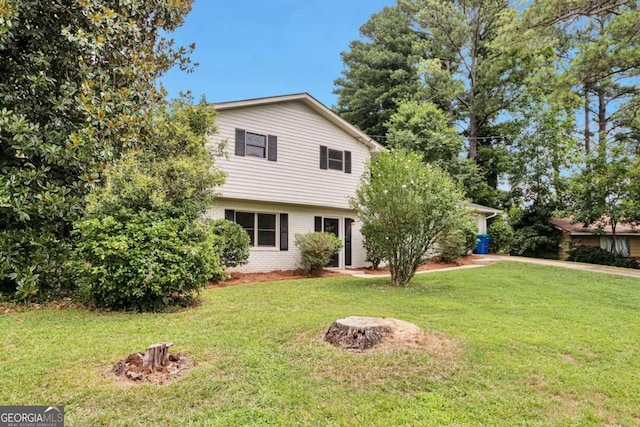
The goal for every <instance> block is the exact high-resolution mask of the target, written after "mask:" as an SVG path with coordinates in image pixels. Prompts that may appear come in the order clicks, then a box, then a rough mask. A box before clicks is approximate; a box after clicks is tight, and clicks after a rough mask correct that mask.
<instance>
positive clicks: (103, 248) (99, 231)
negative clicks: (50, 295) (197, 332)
mask: <svg viewBox="0 0 640 427" xmlns="http://www.w3.org/2000/svg"><path fill="white" fill-rule="evenodd" d="M194 117H195V118H197V120H187V119H188V118H194ZM213 119H214V113H213V110H212V109H211V108H210V107H209V106H207V105H200V106H191V105H187V104H184V103H176V104H173V105H172V107H171V108H168V109H166V110H164V111H161V112H160V113H159V114H158V116H157V117H156V123H158V126H157V128H156V133H155V135H154V136H153V137H151V141H150V142H151V143H150V144H149V146H148V150H146V151H141V152H134V153H129V155H128V156H126V157H125V158H123V159H122V160H121V161H119V162H118V163H117V164H115V165H114V166H112V167H109V168H107V169H106V171H105V173H104V176H105V178H106V182H105V185H104V186H103V187H101V188H98V189H96V190H95V191H94V192H92V193H91V194H90V195H89V196H88V198H87V201H88V203H87V209H86V214H85V216H84V217H83V219H82V220H79V221H77V222H76V223H74V226H75V230H74V235H75V237H76V240H77V242H78V246H77V250H76V253H75V256H76V259H77V266H78V273H79V279H78V281H79V283H80V284H81V285H83V286H84V287H85V288H86V289H87V293H88V294H89V295H90V296H91V297H92V299H93V302H94V303H95V304H96V305H98V306H100V307H109V308H114V309H123V310H154V311H155V310H162V309H165V308H167V307H168V305H170V304H173V303H176V302H179V301H181V300H184V299H189V298H191V297H193V295H194V294H195V293H196V292H197V291H198V290H199V289H201V288H202V287H204V285H205V284H206V283H207V279H209V278H210V277H219V276H221V275H222V274H223V273H224V271H223V269H222V264H221V259H220V253H221V252H222V247H223V246H222V242H221V238H219V237H217V236H215V234H214V233H211V232H210V230H209V229H208V228H207V227H206V225H204V224H202V223H201V221H200V219H199V218H201V216H202V215H203V214H204V212H205V210H206V209H207V207H208V206H210V203H211V201H212V200H213V199H212V195H213V194H214V191H213V190H214V189H215V187H216V186H217V185H219V184H221V183H222V182H223V181H224V175H223V174H222V173H220V172H218V171H217V170H216V169H215V165H214V163H213V159H212V158H211V157H210V156H208V155H207V154H206V152H205V143H206V137H207V134H209V133H210V132H212V131H213V130H214V127H213ZM203 124H204V125H203ZM169 130H170V131H171V132H169ZM175 138H178V141H176V140H175Z"/></svg>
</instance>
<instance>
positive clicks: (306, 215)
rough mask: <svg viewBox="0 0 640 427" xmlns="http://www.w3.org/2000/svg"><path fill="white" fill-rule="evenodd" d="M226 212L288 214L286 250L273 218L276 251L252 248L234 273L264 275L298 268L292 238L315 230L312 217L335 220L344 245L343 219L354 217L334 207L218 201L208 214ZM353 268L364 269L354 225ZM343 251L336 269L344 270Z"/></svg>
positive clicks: (213, 215)
mask: <svg viewBox="0 0 640 427" xmlns="http://www.w3.org/2000/svg"><path fill="white" fill-rule="evenodd" d="M225 209H233V210H235V211H240V212H257V213H273V214H280V213H286V214H288V215H289V242H288V243H289V250H288V251H280V250H279V247H280V224H279V221H280V218H279V215H277V216H276V218H277V221H278V224H277V227H276V229H277V231H276V247H275V248H252V249H251V251H250V255H249V262H248V264H246V265H243V266H241V267H237V268H235V269H233V271H240V272H247V273H248V272H265V271H274V270H294V269H297V268H299V259H300V251H298V248H297V247H296V245H295V243H294V241H295V235H296V234H304V233H310V232H313V231H314V217H315V216H322V217H327V218H338V219H339V220H340V221H339V224H340V226H339V227H340V232H339V234H340V236H339V237H340V239H341V240H342V241H343V242H344V219H345V218H355V215H354V212H353V211H350V210H344V209H334V208H314V207H305V206H299V205H298V206H289V205H276V204H270V203H261V202H251V201H235V200H224V199H218V200H217V201H216V202H215V204H214V206H213V208H212V209H211V210H209V211H208V212H207V216H208V217H210V218H215V219H218V218H224V211H225ZM351 230H352V235H351V238H352V244H351V251H352V255H351V256H352V265H351V267H354V268H359V267H365V266H366V262H365V258H366V252H365V250H364V248H363V247H362V239H363V238H362V235H361V234H360V226H359V224H358V223H357V222H356V223H355V224H353V225H352V228H351ZM344 266H345V265H344V249H342V250H341V251H340V254H339V268H344Z"/></svg>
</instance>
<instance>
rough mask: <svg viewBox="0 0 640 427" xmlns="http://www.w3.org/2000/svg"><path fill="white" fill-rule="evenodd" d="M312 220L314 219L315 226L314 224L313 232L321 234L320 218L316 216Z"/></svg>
mask: <svg viewBox="0 0 640 427" xmlns="http://www.w3.org/2000/svg"><path fill="white" fill-rule="evenodd" d="M314 219H315V224H314V229H313V231H315V232H322V217H321V216H317V217H315V218H314Z"/></svg>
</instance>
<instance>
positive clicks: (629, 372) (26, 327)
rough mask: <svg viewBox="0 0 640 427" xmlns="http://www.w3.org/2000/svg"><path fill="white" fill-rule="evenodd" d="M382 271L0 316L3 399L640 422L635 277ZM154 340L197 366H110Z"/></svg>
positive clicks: (209, 421)
mask: <svg viewBox="0 0 640 427" xmlns="http://www.w3.org/2000/svg"><path fill="white" fill-rule="evenodd" d="M387 281H388V279H386V280H385V279H355V278H349V277H339V278H332V279H308V280H294V281H285V282H274V283H256V284H252V285H244V286H236V287H229V288H221V289H211V290H207V291H205V292H204V293H203V297H202V305H201V306H199V307H197V308H194V309H190V310H188V311H184V312H180V313H174V314H122V313H96V312H89V311H78V310H73V309H64V310H48V309H47V310H34V311H27V312H17V313H11V314H4V315H0V344H1V346H0V404H1V405H14V404H16V405H17V404H25V405H26V404H28V405H49V404H64V405H65V411H66V421H67V425H68V426H98V425H104V426H137V425H140V426H151V425H176V426H187V425H230V426H239V425H287V426H288V425H318V426H325V425H363V426H386V427H389V426H395V425H408V426H414V425H416V426H428V425H434V426H440V425H478V426H485V425H492V426H494V425H503V426H516V425H542V426H553V425H558V426H576V425H623V426H629V425H640V321H639V315H640V280H637V279H632V278H625V277H617V276H609V275H600V274H594V273H587V272H579V271H572V270H564V269H560V268H552V267H540V266H534V265H525V264H516V263H500V264H497V265H493V266H490V267H486V268H478V269H468V270H459V271H449V272H439V273H431V274H426V275H420V276H417V277H416V278H415V279H414V284H413V285H412V286H411V287H409V288H407V289H399V288H394V287H392V286H390V285H388V284H387V283H388V282H387ZM348 315H373V316H385V317H395V318H399V319H403V320H406V321H409V322H413V323H415V324H417V325H419V326H421V327H423V328H424V329H426V330H430V331H437V332H439V333H440V334H442V335H444V336H446V337H449V338H452V339H454V340H456V341H457V343H458V345H459V348H460V351H459V354H457V355H453V356H452V355H451V354H448V355H444V356H438V355H433V354H428V353H425V352H422V351H418V350H411V349H405V350H397V351H395V352H390V353H375V354H353V353H346V352H343V351H342V350H339V349H336V348H334V347H331V346H329V345H326V344H324V343H323V342H321V341H319V340H318V336H320V335H321V334H322V332H323V331H324V330H325V329H326V328H328V326H329V325H330V324H331V322H332V321H333V320H335V319H336V318H339V317H344V316H348ZM159 341H172V342H173V343H174V347H173V348H172V350H173V351H177V352H184V353H187V354H189V356H190V357H191V358H192V359H195V360H197V361H198V362H199V364H198V366H196V367H195V368H194V369H192V370H191V371H189V372H188V373H187V374H185V376H183V377H181V378H179V379H177V380H176V381H174V382H173V383H171V384H169V385H164V386H157V385H152V384H143V385H137V386H126V385H122V384H116V383H115V382H114V381H113V379H112V378H111V377H110V376H109V375H106V374H105V373H107V372H108V371H109V368H110V366H111V365H112V364H113V363H114V362H116V361H117V360H118V359H120V358H121V357H124V356H125V355H127V354H128V353H132V352H134V351H143V350H144V348H145V347H146V346H147V345H148V344H152V343H155V342H159Z"/></svg>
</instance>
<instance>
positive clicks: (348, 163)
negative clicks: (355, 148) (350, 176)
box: [344, 151, 351, 173]
mask: <svg viewBox="0 0 640 427" xmlns="http://www.w3.org/2000/svg"><path fill="white" fill-rule="evenodd" d="M344 173H351V151H345V152H344Z"/></svg>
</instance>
